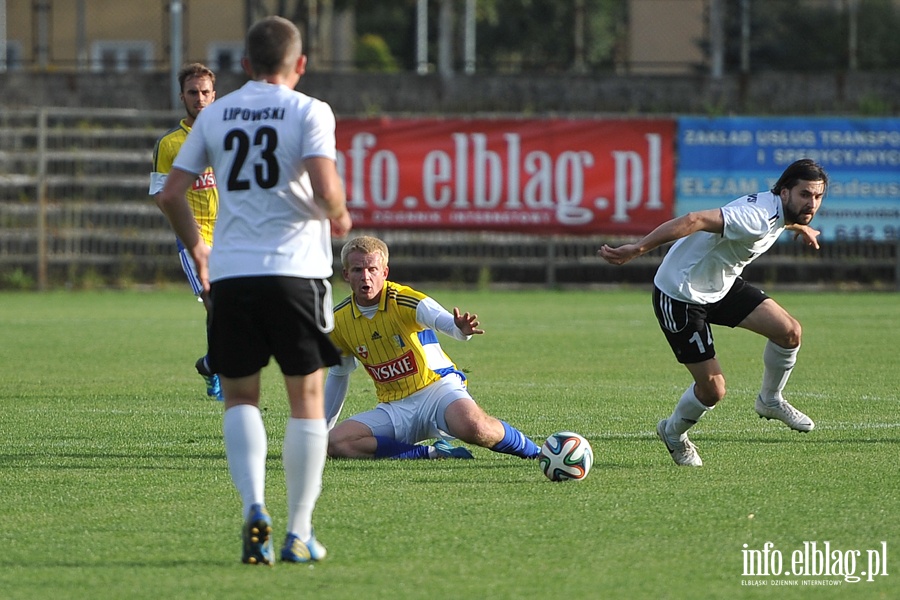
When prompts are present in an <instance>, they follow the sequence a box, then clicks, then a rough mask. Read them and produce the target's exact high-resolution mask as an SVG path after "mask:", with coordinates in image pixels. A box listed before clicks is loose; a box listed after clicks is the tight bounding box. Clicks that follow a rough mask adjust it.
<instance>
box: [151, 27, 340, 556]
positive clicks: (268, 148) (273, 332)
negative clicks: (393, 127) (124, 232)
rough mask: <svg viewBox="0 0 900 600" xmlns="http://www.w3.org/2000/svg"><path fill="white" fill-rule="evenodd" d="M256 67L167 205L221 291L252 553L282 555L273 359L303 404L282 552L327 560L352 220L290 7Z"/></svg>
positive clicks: (251, 36) (250, 59) (293, 417)
mask: <svg viewBox="0 0 900 600" xmlns="http://www.w3.org/2000/svg"><path fill="white" fill-rule="evenodd" d="M244 68H245V70H246V71H247V72H248V73H249V74H250V79H251V81H249V82H248V83H246V84H245V85H244V86H243V87H241V88H240V89H238V90H237V91H235V92H232V93H231V94H228V95H226V96H225V97H223V98H221V99H219V100H217V102H215V103H213V104H211V105H210V106H208V107H207V108H206V109H204V111H203V112H201V113H200V115H199V117H198V118H197V120H196V121H195V122H194V126H193V128H192V130H191V133H190V134H189V135H188V137H187V139H186V140H185V142H184V144H183V145H182V147H181V150H180V151H179V154H178V156H177V158H176V159H175V162H174V165H173V168H172V171H171V173H170V174H169V177H168V179H167V181H166V185H165V187H164V188H163V192H162V198H161V199H160V200H159V203H160V207H161V208H162V209H163V212H165V213H166V216H167V217H168V218H169V220H170V221H171V222H172V225H173V227H174V229H175V233H176V234H178V237H179V238H180V239H181V241H182V243H183V244H184V246H185V247H186V248H187V249H188V250H189V251H190V253H191V256H192V258H193V259H194V262H195V263H196V265H197V272H198V274H199V275H200V279H201V281H203V282H204V287H205V288H208V289H209V301H210V303H211V306H212V308H211V309H210V313H209V314H210V320H209V327H208V330H209V362H210V367H211V368H212V370H213V371H214V372H216V373H218V374H219V379H220V381H221V385H222V391H223V393H224V396H225V414H224V417H223V434H224V442H225V455H226V457H227V459H228V468H229V471H230V472H231V477H232V481H233V482H234V485H235V487H236V488H237V491H238V493H239V494H240V496H241V500H242V502H243V516H244V528H243V552H242V557H241V560H242V561H243V562H245V563H248V564H268V565H271V564H273V563H274V561H275V556H274V549H273V547H272V538H271V533H272V520H271V517H270V516H269V513H268V511H267V510H266V507H265V475H266V454H267V450H266V448H267V440H266V430H265V426H264V424H263V420H262V414H261V413H260V410H259V398H260V380H261V378H260V371H261V369H262V368H263V367H264V366H266V365H267V364H268V363H269V360H270V359H271V358H272V357H274V358H275V361H276V362H277V363H278V365H279V367H280V368H281V372H282V374H283V375H284V382H285V389H286V390H287V394H288V402H289V404H290V419H289V420H288V423H287V428H286V431H285V437H284V448H283V460H284V473H285V480H286V485H287V504H288V511H287V515H288V522H287V535H286V537H285V541H284V545H283V546H282V549H281V560H282V561H285V562H304V563H305V562H310V561H316V560H320V559H322V558H325V548H324V547H323V546H322V544H321V543H319V542H318V541H317V539H316V536H315V535H314V533H313V529H312V512H313V508H314V507H315V504H316V500H317V499H318V497H319V493H320V491H321V488H322V472H323V469H324V467H325V458H326V451H327V443H328V428H327V426H326V423H325V408H324V375H325V368H326V367H328V366H331V365H335V364H337V363H338V362H339V361H340V353H339V352H338V350H337V349H336V348H335V347H334V345H333V344H332V343H331V341H330V339H329V336H328V333H329V331H330V329H331V324H332V318H333V317H332V310H331V289H330V287H329V285H328V281H327V278H328V277H330V276H331V274H332V255H331V231H332V230H334V231H335V233H337V234H339V235H343V234H344V233H346V232H347V231H348V230H349V229H350V226H351V221H350V215H349V213H348V212H347V207H346V197H345V194H344V187H343V182H342V181H341V179H340V176H339V175H338V173H337V166H336V161H335V158H336V154H337V152H336V148H335V134H334V128H335V120H334V115H333V113H332V112H331V109H330V107H328V105H326V104H325V103H323V102H320V101H318V100H315V99H313V98H310V97H309V96H306V95H304V94H301V93H299V92H296V91H294V87H295V86H296V85H297V82H298V81H299V80H300V77H301V76H302V75H303V73H304V72H305V69H306V57H305V56H303V54H302V47H301V41H300V32H299V31H298V30H297V27H296V26H295V25H294V24H293V23H291V22H290V21H288V20H287V19H284V18H281V17H267V18H265V19H262V20H260V21H258V22H256V23H255V24H254V25H253V26H252V27H251V28H250V30H249V31H248V33H247V58H245V59H244ZM211 108H213V109H214V110H213V111H212V112H210V113H209V114H207V113H206V111H207V110H209V109H211ZM207 165H211V166H212V168H213V170H214V171H215V173H216V178H217V181H218V187H219V215H218V220H217V222H216V229H215V241H216V243H215V246H213V249H212V254H211V255H210V250H209V247H208V246H206V245H205V244H204V243H203V241H202V239H200V237H199V235H198V234H197V226H196V222H195V221H194V219H193V217H192V216H191V213H190V210H189V209H188V206H187V203H186V202H185V200H184V192H185V190H186V189H187V188H188V187H189V186H190V184H191V182H192V181H193V180H194V179H195V178H196V174H197V173H200V172H202V171H203V170H204V169H205V168H206V166H207Z"/></svg>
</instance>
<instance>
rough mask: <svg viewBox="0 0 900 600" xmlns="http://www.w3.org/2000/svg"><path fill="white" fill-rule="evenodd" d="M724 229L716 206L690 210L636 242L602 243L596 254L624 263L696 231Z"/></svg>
mask: <svg viewBox="0 0 900 600" xmlns="http://www.w3.org/2000/svg"><path fill="white" fill-rule="evenodd" d="M724 230H725V219H724V218H723V217H722V211H721V210H719V209H718V208H714V209H711V210H700V211H695V212H690V213H688V214H686V215H682V216H680V217H676V218H674V219H671V220H669V221H666V222H665V223H663V224H662V225H660V226H659V227H657V228H656V229H654V230H653V231H651V232H650V233H648V234H647V235H646V236H644V238H643V239H641V240H640V241H638V242H635V243H633V244H624V245H622V246H618V247H616V248H613V247H612V246H609V245H607V244H604V245H603V246H602V247H601V248H600V250H598V251H597V254H598V255H599V256H600V258H602V259H603V260H605V261H606V262H608V263H610V264H612V265H624V264H625V263H627V262H628V261H630V260H631V259H633V258H637V257H638V256H640V255H642V254H645V253H647V252H650V251H651V250H653V249H654V248H658V247H660V246H662V245H663V244H668V243H669V242H674V241H676V240H680V239H681V238H683V237H687V236H689V235H691V234H692V233H695V232H697V231H709V232H710V233H722V232H723V231H724Z"/></svg>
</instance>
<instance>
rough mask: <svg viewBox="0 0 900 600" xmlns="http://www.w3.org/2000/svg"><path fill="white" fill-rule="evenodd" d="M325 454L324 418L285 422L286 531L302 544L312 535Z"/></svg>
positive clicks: (326, 447)
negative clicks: (313, 517) (314, 510)
mask: <svg viewBox="0 0 900 600" xmlns="http://www.w3.org/2000/svg"><path fill="white" fill-rule="evenodd" d="M327 451H328V425H327V424H326V422H325V419H288V422H287V428H286V430H285V434H284V454H283V456H282V459H283V462H284V478H285V483H286V484H287V500H288V523H287V531H288V533H293V534H295V535H296V536H297V537H299V538H300V539H301V540H303V541H304V542H305V541H307V540H309V538H310V536H312V513H313V509H314V508H315V507H316V500H317V499H318V498H319V494H320V493H321V491H322V471H324V470H325V457H326V453H327Z"/></svg>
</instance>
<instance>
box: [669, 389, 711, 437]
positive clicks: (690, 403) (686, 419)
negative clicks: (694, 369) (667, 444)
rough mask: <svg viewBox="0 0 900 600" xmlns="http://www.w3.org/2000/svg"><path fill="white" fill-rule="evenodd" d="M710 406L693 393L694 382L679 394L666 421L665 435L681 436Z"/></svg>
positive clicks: (709, 409)
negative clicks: (679, 397) (679, 396)
mask: <svg viewBox="0 0 900 600" xmlns="http://www.w3.org/2000/svg"><path fill="white" fill-rule="evenodd" d="M712 408H713V407H712V406H706V405H705V404H703V403H702V402H700V400H698V399H697V396H696V395H695V394H694V384H693V383H692V384H691V385H690V387H689V388H688V389H687V390H685V392H684V394H682V395H681V399H680V400H679V401H678V404H676V405H675V410H674V411H672V416H671V417H669V420H668V421H667V422H666V435H669V436H672V437H679V438H680V437H681V436H682V435H684V434H685V433H686V432H687V430H688V429H690V428H691V427H693V426H694V425H696V424H697V421H699V420H700V417H702V416H703V415H705V414H706V413H707V412H709V411H711V410H712Z"/></svg>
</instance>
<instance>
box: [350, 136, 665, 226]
mask: <svg viewBox="0 0 900 600" xmlns="http://www.w3.org/2000/svg"><path fill="white" fill-rule="evenodd" d="M674 140H675V121H674V120H671V119H622V120H599V119H597V120H595V119H438V118H432V119H425V118H410V119H393V118H380V119H340V120H339V121H338V124H337V148H338V170H339V171H340V173H341V176H342V177H343V178H344V182H345V184H346V188H347V201H348V206H349V208H350V212H351V215H352V216H353V222H354V227H356V228H360V229H366V228H370V229H468V230H498V231H514V232H521V233H572V234H596V233H602V234H642V233H646V232H648V231H650V230H651V229H653V228H654V227H655V226H656V225H659V224H660V223H662V222H663V221H666V220H667V219H670V218H671V217H672V216H673V212H674V208H673V207H674V180H675V175H674V172H675V167H674V150H673V148H674Z"/></svg>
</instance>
